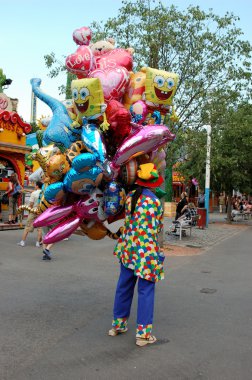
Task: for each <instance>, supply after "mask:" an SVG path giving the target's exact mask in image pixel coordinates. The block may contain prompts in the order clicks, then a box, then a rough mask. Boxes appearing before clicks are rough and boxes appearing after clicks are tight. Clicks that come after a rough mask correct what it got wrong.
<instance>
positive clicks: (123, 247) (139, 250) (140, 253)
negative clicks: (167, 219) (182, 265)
mask: <svg viewBox="0 0 252 380" xmlns="http://www.w3.org/2000/svg"><path fill="white" fill-rule="evenodd" d="M133 193H134V191H132V192H130V193H129V194H128V196H127V198H126V204H125V224H124V228H123V231H122V235H121V236H120V238H119V240H118V243H117V245H116V247H115V250H114V255H116V256H117V257H118V259H119V260H120V261H121V262H122V264H123V265H124V266H125V267H126V268H129V269H132V270H134V273H135V275H136V276H139V277H141V278H144V279H145V280H148V281H153V282H156V281H159V280H162V279H163V278H164V271H163V262H162V260H161V259H160V258H159V252H160V247H159V243H158V233H159V232H160V231H161V230H162V228H163V222H162V218H163V209H162V206H161V202H160V200H159V199H158V198H157V197H156V196H155V194H153V193H152V192H151V191H150V190H148V189H144V190H143V192H142V194H141V195H140V197H139V199H138V201H137V204H136V208H135V211H134V214H133V215H131V214H130V210H131V198H132V195H133Z"/></svg>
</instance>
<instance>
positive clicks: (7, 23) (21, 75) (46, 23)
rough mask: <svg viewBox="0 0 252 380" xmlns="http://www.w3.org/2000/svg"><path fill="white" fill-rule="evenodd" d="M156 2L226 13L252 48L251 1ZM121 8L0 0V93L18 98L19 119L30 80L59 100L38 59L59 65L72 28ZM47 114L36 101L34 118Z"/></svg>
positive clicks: (99, 1) (85, 1)
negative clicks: (0, 79) (0, 78)
mask: <svg viewBox="0 0 252 380" xmlns="http://www.w3.org/2000/svg"><path fill="white" fill-rule="evenodd" d="M162 3H163V4H164V5H166V6H170V5H171V4H174V5H176V6H177V7H178V8H179V9H180V10H185V9H186V8H187V7H188V6H189V5H195V6H196V5H199V6H200V8H201V9H203V10H205V11H207V10H208V9H209V8H212V9H213V12H214V13H215V14H217V15H219V16H224V15H225V13H226V12H227V11H228V12H232V13H234V15H236V16H239V17H240V21H239V22H237V24H236V25H237V26H238V27H240V28H241V29H242V31H243V32H244V39H246V40H249V41H250V43H251V44H252V22H251V15H252V3H251V0H240V1H237V0H212V1H210V0H176V1H175V0H174V1H171V0H162ZM121 6H122V2H121V0H81V1H76V2H71V1H69V0H67V1H66V0H61V1H59V0H50V1H49V0H43V1H41V0H9V1H8V0H0V12H1V38H0V68H2V69H3V72H4V74H5V75H6V77H7V78H10V79H12V81H13V82H12V84H11V85H10V86H9V88H8V89H6V90H4V92H5V93H6V95H7V96H9V97H11V98H18V99H19V105H18V114H19V115H20V116H22V118H23V119H24V120H25V121H27V122H30V115H31V85H30V79H31V78H41V80H42V83H41V89H42V90H43V91H44V92H45V93H47V94H49V95H51V96H53V97H54V98H56V99H59V100H63V99H64V97H63V96H62V95H61V96H60V95H59V91H58V87H59V86H60V85H61V84H65V76H63V75H60V76H59V77H57V78H54V79H51V78H50V77H49V76H48V73H49V70H48V69H47V68H46V65H45V61H44V55H46V54H50V53H51V52H54V53H55V55H56V57H57V58H58V59H59V60H61V61H62V62H64V61H65V58H64V57H65V56H67V55H69V54H72V53H74V52H75V51H76V49H77V45H76V44H75V42H74V41H73V39H72V33H73V31H74V30H75V29H77V28H80V27H82V26H90V24H91V22H92V21H98V22H100V21H102V20H103V21H106V20H107V19H108V18H109V17H115V16H116V15H117V14H118V10H119V8H121ZM108 37H111V36H108ZM113 37H114V38H115V40H116V36H113ZM50 115H51V110H50V108H49V107H48V106H47V105H46V104H45V103H43V102H41V101H40V100H39V99H38V101H37V118H40V117H41V116H50Z"/></svg>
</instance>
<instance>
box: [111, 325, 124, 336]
mask: <svg viewBox="0 0 252 380" xmlns="http://www.w3.org/2000/svg"><path fill="white" fill-rule="evenodd" d="M127 331H128V329H127V327H125V329H121V330H116V328H115V327H112V329H111V330H109V332H108V335H109V336H116V335H119V334H123V333H126V332H127Z"/></svg>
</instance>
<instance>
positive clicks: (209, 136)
mask: <svg viewBox="0 0 252 380" xmlns="http://www.w3.org/2000/svg"><path fill="white" fill-rule="evenodd" d="M206 129H207V151H206V181H205V208H206V227H208V222H209V195H210V155H211V125H207V126H206Z"/></svg>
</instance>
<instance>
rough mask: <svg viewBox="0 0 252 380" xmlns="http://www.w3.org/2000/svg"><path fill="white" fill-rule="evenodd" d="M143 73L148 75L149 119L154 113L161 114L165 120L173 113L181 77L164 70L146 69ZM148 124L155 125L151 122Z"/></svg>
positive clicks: (145, 94)
mask: <svg viewBox="0 0 252 380" xmlns="http://www.w3.org/2000/svg"><path fill="white" fill-rule="evenodd" d="M141 71H143V72H145V73H146V79H145V92H144V96H143V98H144V100H145V103H146V105H147V107H148V110H149V113H150V114H149V119H151V116H150V115H151V114H152V113H153V112H154V111H158V112H160V114H161V115H162V117H163V119H164V116H165V115H166V114H167V113H171V112H172V105H173V97H174V95H175V93H176V90H177V86H178V80H179V76H178V74H175V73H171V72H168V71H164V70H157V69H152V68H151V67H144V68H142V69H141ZM148 123H154V121H153V120H149V122H148Z"/></svg>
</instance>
